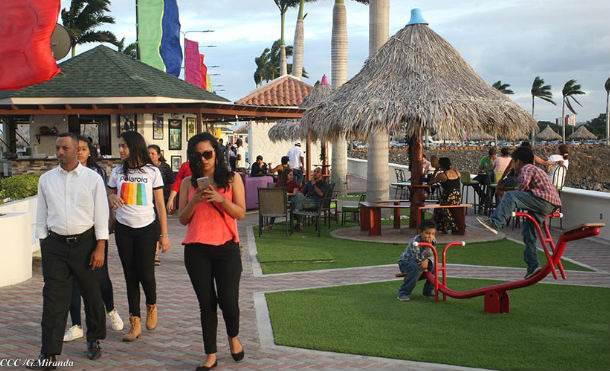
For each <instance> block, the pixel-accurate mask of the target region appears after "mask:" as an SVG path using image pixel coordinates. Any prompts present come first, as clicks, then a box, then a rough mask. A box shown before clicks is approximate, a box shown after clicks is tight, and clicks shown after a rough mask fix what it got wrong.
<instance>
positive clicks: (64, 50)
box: [51, 23, 72, 61]
mask: <svg viewBox="0 0 610 371" xmlns="http://www.w3.org/2000/svg"><path fill="white" fill-rule="evenodd" d="M71 44H72V40H71V38H70V33H68V30H66V29H65V28H64V26H62V25H60V24H59V23H58V24H56V25H55V30H54V31H53V35H51V52H52V53H53V57H54V58H55V60H56V61H58V60H60V59H62V58H63V57H65V56H66V55H67V54H68V52H69V51H70V47H71V46H72V45H71Z"/></svg>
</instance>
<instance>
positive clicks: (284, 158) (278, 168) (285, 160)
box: [269, 156, 292, 179]
mask: <svg viewBox="0 0 610 371" xmlns="http://www.w3.org/2000/svg"><path fill="white" fill-rule="evenodd" d="M289 161H290V157H288V156H282V160H281V163H280V164H279V165H277V166H276V167H274V168H272V169H271V170H269V172H270V173H275V172H277V177H278V179H279V178H280V176H281V175H282V171H284V170H286V169H292V168H291V167H290V164H289V163H288V162H289Z"/></svg>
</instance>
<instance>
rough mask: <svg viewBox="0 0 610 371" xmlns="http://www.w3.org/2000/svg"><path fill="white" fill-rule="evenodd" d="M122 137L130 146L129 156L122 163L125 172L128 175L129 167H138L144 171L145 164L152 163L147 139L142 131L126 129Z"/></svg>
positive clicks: (128, 146)
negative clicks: (141, 133)
mask: <svg viewBox="0 0 610 371" xmlns="http://www.w3.org/2000/svg"><path fill="white" fill-rule="evenodd" d="M121 138H123V140H124V141H125V144H126V145H127V148H129V157H127V159H125V160H124V161H123V163H122V166H123V174H125V175H127V172H128V171H129V169H138V170H140V171H142V167H143V164H144V165H145V164H152V161H151V160H150V156H149V155H148V147H146V141H145V140H144V137H143V136H142V135H140V133H138V132H136V131H125V132H123V133H121Z"/></svg>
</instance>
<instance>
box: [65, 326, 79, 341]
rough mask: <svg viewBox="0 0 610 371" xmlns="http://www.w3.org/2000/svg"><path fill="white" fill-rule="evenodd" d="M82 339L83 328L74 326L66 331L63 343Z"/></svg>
mask: <svg viewBox="0 0 610 371" xmlns="http://www.w3.org/2000/svg"><path fill="white" fill-rule="evenodd" d="M82 337H83V326H79V325H74V326H72V327H70V328H69V329H67V330H66V333H65V334H64V341H66V342H67V341H73V340H76V339H80V338H82Z"/></svg>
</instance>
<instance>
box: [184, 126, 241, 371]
mask: <svg viewBox="0 0 610 371" xmlns="http://www.w3.org/2000/svg"><path fill="white" fill-rule="evenodd" d="M187 156H188V161H189V165H190V167H191V171H192V173H193V175H192V176H191V177H186V178H184V181H183V182H182V185H181V186H180V197H179V200H180V205H179V211H178V218H179V219H180V223H182V224H183V225H187V226H188V228H187V230H186V237H185V238H184V241H183V242H182V243H183V244H184V265H185V266H186V270H187V272H188V274H189V277H190V279H191V283H192V284H193V289H194V290H195V294H196V295H197V300H198V301H199V308H200V311H201V328H202V331H203V344H204V351H205V353H206V355H207V358H206V360H205V362H204V363H203V364H202V365H201V366H198V367H197V369H196V370H197V371H203V370H210V369H212V368H214V367H216V365H217V364H218V362H217V361H216V332H217V326H218V321H217V315H216V313H217V305H220V308H222V315H223V318H224V321H225V324H226V328H227V335H228V337H229V347H230V351H231V356H232V357H233V359H234V360H235V361H236V362H239V361H241V360H242V359H243V358H244V350H243V347H242V345H241V343H240V341H239V339H238V338H237V335H238V334H239V305H238V298H239V280H240V278H241V271H242V265H241V256H240V251H239V235H238V232H237V219H243V217H244V216H245V214H246V200H245V192H244V185H243V183H242V180H241V177H240V176H239V175H236V174H235V173H233V172H231V171H230V170H228V169H227V166H226V164H225V159H224V157H223V156H222V152H221V150H220V146H219V144H218V142H217V141H216V138H215V137H214V136H213V135H211V134H209V133H201V134H197V135H195V136H193V137H192V138H191V139H190V140H189V142H188V147H187Z"/></svg>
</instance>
